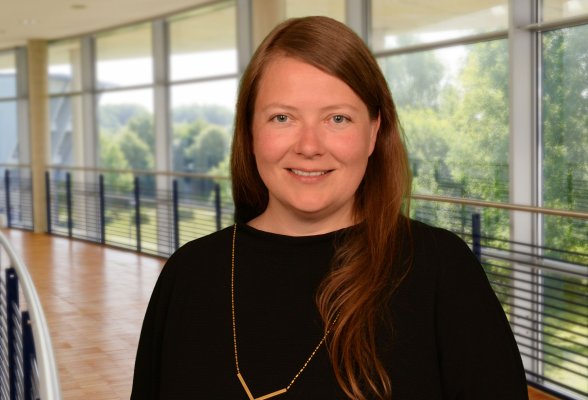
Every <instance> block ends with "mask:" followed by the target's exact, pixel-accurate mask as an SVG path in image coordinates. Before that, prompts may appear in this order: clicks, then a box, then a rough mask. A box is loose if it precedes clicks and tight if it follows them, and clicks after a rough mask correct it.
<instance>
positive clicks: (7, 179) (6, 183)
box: [4, 170, 12, 228]
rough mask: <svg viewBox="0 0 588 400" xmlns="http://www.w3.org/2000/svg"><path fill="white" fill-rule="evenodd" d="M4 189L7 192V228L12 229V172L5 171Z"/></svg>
mask: <svg viewBox="0 0 588 400" xmlns="http://www.w3.org/2000/svg"><path fill="white" fill-rule="evenodd" d="M4 189H5V190H6V226H7V227H8V228H12V221H11V218H10V217H11V215H10V171H9V170H5V171H4Z"/></svg>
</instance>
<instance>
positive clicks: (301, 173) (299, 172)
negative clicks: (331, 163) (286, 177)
mask: <svg viewBox="0 0 588 400" xmlns="http://www.w3.org/2000/svg"><path fill="white" fill-rule="evenodd" d="M288 171H290V172H292V173H293V174H294V175H298V176H305V177H317V176H322V175H326V174H328V173H329V172H331V171H332V170H322V171H303V170H301V169H294V168H288Z"/></svg>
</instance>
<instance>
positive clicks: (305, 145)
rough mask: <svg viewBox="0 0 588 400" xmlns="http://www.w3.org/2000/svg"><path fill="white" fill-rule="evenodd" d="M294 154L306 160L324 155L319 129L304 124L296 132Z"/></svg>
mask: <svg viewBox="0 0 588 400" xmlns="http://www.w3.org/2000/svg"><path fill="white" fill-rule="evenodd" d="M294 151H295V152H296V154H299V155H301V156H304V157H307V158H314V157H316V156H320V155H322V154H323V153H324V143H323V138H322V135H321V132H320V128H319V127H317V126H315V125H312V124H304V126H302V127H301V128H300V131H299V132H298V137H297V140H296V143H295V145H294Z"/></svg>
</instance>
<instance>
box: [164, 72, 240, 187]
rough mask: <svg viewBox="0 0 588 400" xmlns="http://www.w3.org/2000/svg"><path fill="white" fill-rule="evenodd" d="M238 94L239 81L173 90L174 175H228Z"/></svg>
mask: <svg viewBox="0 0 588 400" xmlns="http://www.w3.org/2000/svg"><path fill="white" fill-rule="evenodd" d="M236 92H237V80H236V79H227V80H222V81H214V82H205V83H198V84H190V85H177V86H174V87H172V92H171V104H172V111H171V118H172V124H173V146H172V149H173V166H174V170H175V171H184V172H198V173H209V174H211V175H215V176H228V175H229V171H228V150H229V146H230V143H231V138H232V133H233V132H232V127H233V118H234V108H235V96H236Z"/></svg>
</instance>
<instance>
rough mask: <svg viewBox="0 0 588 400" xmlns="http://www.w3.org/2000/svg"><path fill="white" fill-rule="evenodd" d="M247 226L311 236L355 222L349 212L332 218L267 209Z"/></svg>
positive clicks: (289, 234)
mask: <svg viewBox="0 0 588 400" xmlns="http://www.w3.org/2000/svg"><path fill="white" fill-rule="evenodd" d="M247 224H248V225H249V226H251V227H253V228H255V229H258V230H261V231H266V232H271V233H277V234H280V235H287V236H312V235H321V234H324V233H329V232H334V231H337V230H339V229H343V228H347V227H349V226H352V225H354V224H355V222H354V220H353V217H352V215H351V212H348V213H344V214H342V213H339V214H337V215H332V216H316V215H304V214H302V215H296V214H292V213H278V212H275V211H274V210H272V209H271V208H269V207H268V208H267V209H266V210H265V211H264V212H263V213H262V214H261V215H259V216H258V217H256V218H254V219H252V220H251V221H249V222H248V223H247Z"/></svg>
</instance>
